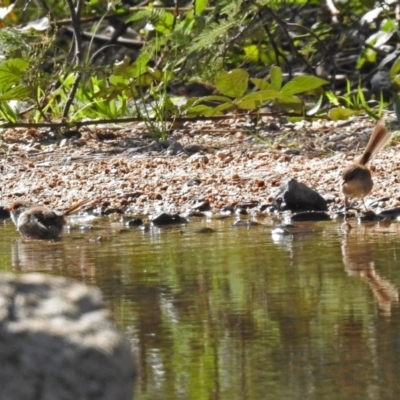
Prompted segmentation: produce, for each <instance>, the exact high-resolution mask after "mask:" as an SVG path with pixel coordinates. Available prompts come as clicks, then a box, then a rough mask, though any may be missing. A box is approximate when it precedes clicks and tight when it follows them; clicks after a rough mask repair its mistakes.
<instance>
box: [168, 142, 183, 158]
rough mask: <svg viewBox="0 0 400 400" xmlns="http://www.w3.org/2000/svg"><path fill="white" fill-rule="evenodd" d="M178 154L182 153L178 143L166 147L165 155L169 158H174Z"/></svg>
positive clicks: (181, 147)
mask: <svg viewBox="0 0 400 400" xmlns="http://www.w3.org/2000/svg"><path fill="white" fill-rule="evenodd" d="M180 153H184V150H183V146H182V145H181V144H180V143H179V142H175V141H173V142H171V144H170V145H169V146H168V149H167V154H168V155H170V156H176V155H177V154H180Z"/></svg>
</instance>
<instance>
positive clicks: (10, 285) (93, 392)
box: [0, 274, 137, 400]
mask: <svg viewBox="0 0 400 400" xmlns="http://www.w3.org/2000/svg"><path fill="white" fill-rule="evenodd" d="M0 310H1V311H0V357H1V360H2V363H1V368H0V387H1V390H0V400H19V399H21V400H22V399H24V400H33V399H39V398H40V399H52V400H61V399H62V400H76V399H80V400H90V399H96V400H115V399H119V400H131V399H132V396H133V384H134V381H135V379H136V376H137V366H136V363H135V360H134V357H133V355H132V352H131V346H130V344H129V343H128V341H126V340H125V339H124V338H123V337H122V335H121V334H120V333H119V332H117V330H116V328H115V326H114V324H113V323H112V322H111V320H110V313H109V311H108V310H107V309H106V308H105V306H104V302H103V299H102V296H101V293H100V291H99V290H98V289H97V288H95V287H92V286H86V285H84V284H82V283H78V282H75V281H72V280H70V279H66V278H63V277H52V276H49V275H44V274H26V275H20V276H13V275H11V274H7V275H6V274H4V275H0Z"/></svg>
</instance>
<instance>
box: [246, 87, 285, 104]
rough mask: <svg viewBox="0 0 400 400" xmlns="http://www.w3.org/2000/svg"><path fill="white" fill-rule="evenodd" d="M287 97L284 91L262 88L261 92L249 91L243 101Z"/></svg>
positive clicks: (260, 100)
mask: <svg viewBox="0 0 400 400" xmlns="http://www.w3.org/2000/svg"><path fill="white" fill-rule="evenodd" d="M283 97H285V96H284V95H283V94H282V93H280V92H278V91H277V90H271V89H269V90H260V91H259V92H253V93H249V94H248V95H246V96H243V98H242V99H241V100H243V101H253V102H258V103H260V102H266V101H268V100H275V99H279V98H283Z"/></svg>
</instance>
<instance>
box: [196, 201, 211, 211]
mask: <svg viewBox="0 0 400 400" xmlns="http://www.w3.org/2000/svg"><path fill="white" fill-rule="evenodd" d="M192 210H195V211H202V212H203V211H210V210H211V206H210V202H209V201H207V200H206V201H199V202H197V203H196V204H194V205H193V206H192Z"/></svg>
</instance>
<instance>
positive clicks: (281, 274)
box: [0, 220, 400, 400]
mask: <svg viewBox="0 0 400 400" xmlns="http://www.w3.org/2000/svg"><path fill="white" fill-rule="evenodd" d="M262 222H263V223H264V224H265V225H262V226H259V227H251V229H246V228H233V227H232V220H224V221H222V220H220V221H202V220H199V221H197V222H196V221H191V223H190V224H189V225H187V226H184V227H179V228H168V229H154V230H152V231H147V232H144V231H141V230H139V229H131V230H128V231H121V226H119V225H118V223H113V222H111V221H109V220H107V221H104V223H103V224H100V226H99V227H97V228H96V229H95V230H94V231H91V232H88V233H79V231H73V232H72V233H71V234H68V235H65V237H64V239H63V241H62V242H59V243H49V242H38V241H29V240H22V239H21V238H19V236H18V235H17V233H16V232H15V229H14V227H12V226H11V224H10V223H9V222H8V223H6V224H5V225H4V226H1V227H0V235H1V238H2V240H1V241H0V247H1V249H0V250H1V251H0V254H1V256H0V269H1V270H3V271H14V272H18V273H20V272H29V271H44V272H48V273H52V274H59V275H64V276H70V277H74V278H77V279H79V280H81V281H84V282H87V283H91V284H92V283H93V284H96V285H98V286H100V287H101V289H102V290H103V292H104V294H105V296H106V300H107V302H108V304H109V306H110V308H111V309H112V311H113V313H114V316H115V318H116V320H117V322H118V324H119V325H120V326H121V328H122V329H123V330H124V331H125V332H126V334H127V335H128V337H129V338H130V339H131V340H132V342H133V343H134V344H135V345H136V346H137V348H138V349H139V358H140V363H141V368H142V372H141V380H140V382H139V392H140V394H139V396H138V397H139V399H146V400H157V399H167V400H169V399H171V400H172V399H174V400H175V399H185V400H186V399H196V400H197V399H223V400H225V399H229V400H236V399H237V400H239V399H240V400H242V399H252V400H253V399H254V400H258V399H266V398H268V399H318V400H320V399H366V398H368V399H392V398H393V399H397V398H398V397H399V394H400V380H399V379H398V365H399V364H400V312H399V305H398V288H399V287H400V245H399V244H400V237H399V229H400V228H399V225H398V224H392V225H390V226H389V227H384V226H382V227H381V226H379V225H371V226H368V225H363V226H361V227H356V228H354V229H353V230H351V231H350V232H349V233H348V234H344V233H343V232H341V230H340V226H339V224H336V223H313V224H304V225H301V224H297V228H295V229H293V230H292V231H291V232H290V234H289V235H286V236H280V237H279V236H278V237H275V236H274V237H272V235H271V224H270V223H269V221H262ZM205 226H208V227H211V228H213V229H215V230H216V232H214V233H211V234H201V233H197V231H198V230H199V229H200V228H201V227H205ZM99 235H102V238H103V239H102V241H100V242H96V241H91V239H93V238H95V237H97V236H99Z"/></svg>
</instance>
